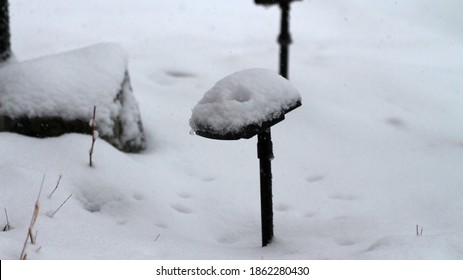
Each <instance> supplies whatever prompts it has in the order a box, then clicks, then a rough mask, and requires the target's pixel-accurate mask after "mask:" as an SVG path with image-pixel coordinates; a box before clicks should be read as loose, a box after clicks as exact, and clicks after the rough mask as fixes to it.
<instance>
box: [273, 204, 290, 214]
mask: <svg viewBox="0 0 463 280" xmlns="http://www.w3.org/2000/svg"><path fill="white" fill-rule="evenodd" d="M289 209H290V207H289V206H288V205H287V204H284V203H277V204H276V205H275V210H276V211H279V212H286V211H288V210H289Z"/></svg>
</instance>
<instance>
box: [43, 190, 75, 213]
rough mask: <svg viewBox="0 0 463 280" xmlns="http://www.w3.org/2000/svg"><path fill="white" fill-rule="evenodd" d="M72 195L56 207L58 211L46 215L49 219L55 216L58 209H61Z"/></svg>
mask: <svg viewBox="0 0 463 280" xmlns="http://www.w3.org/2000/svg"><path fill="white" fill-rule="evenodd" d="M71 196H72V194H71V195H69V196H68V198H66V200H65V201H64V202H63V203H61V205H60V206H59V207H58V209H56V210H55V212H53V213H52V214H51V215H48V216H49V217H50V218H53V216H55V214H56V212H58V211H59V209H61V207H63V205H64V204H65V203H66V202H67V201H68V200H69V199H70V198H71Z"/></svg>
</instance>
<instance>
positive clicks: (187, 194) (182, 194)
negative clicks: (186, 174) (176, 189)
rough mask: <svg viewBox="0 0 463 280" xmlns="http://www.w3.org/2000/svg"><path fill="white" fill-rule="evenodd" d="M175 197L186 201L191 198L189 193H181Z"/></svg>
mask: <svg viewBox="0 0 463 280" xmlns="http://www.w3.org/2000/svg"><path fill="white" fill-rule="evenodd" d="M177 195H178V196H179V197H181V198H183V199H188V198H192V197H193V196H192V195H191V194H190V193H187V192H181V193H178V194H177Z"/></svg>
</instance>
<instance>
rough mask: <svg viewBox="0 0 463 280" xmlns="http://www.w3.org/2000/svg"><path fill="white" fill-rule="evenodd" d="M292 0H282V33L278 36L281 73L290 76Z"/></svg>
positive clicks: (286, 76)
mask: <svg viewBox="0 0 463 280" xmlns="http://www.w3.org/2000/svg"><path fill="white" fill-rule="evenodd" d="M289 4H290V0H281V1H280V8H281V33H280V35H279V36H278V43H279V44H280V75H281V76H283V77H285V78H288V56H289V45H290V44H291V42H292V39H291V34H290V33H289V7H290V5H289Z"/></svg>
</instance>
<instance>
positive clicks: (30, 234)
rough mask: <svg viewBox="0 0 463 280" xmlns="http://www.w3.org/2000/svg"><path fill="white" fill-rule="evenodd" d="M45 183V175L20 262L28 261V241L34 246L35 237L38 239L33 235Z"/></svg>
mask: <svg viewBox="0 0 463 280" xmlns="http://www.w3.org/2000/svg"><path fill="white" fill-rule="evenodd" d="M44 182H45V175H43V178H42V184H41V185H40V190H39V194H38V195H37V200H36V201H35V205H34V212H33V213H32V218H31V223H30V224H29V228H28V229H27V236H26V240H25V241H24V246H23V249H22V251H21V255H20V257H19V259H20V260H25V259H27V254H26V248H27V241H28V240H29V238H30V239H31V243H32V244H35V241H36V238H35V237H37V235H36V236H35V237H34V236H33V234H32V230H33V228H34V225H35V223H36V222H37V218H38V217H39V211H40V205H39V201H40V195H41V194H42V189H43V183H44Z"/></svg>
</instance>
